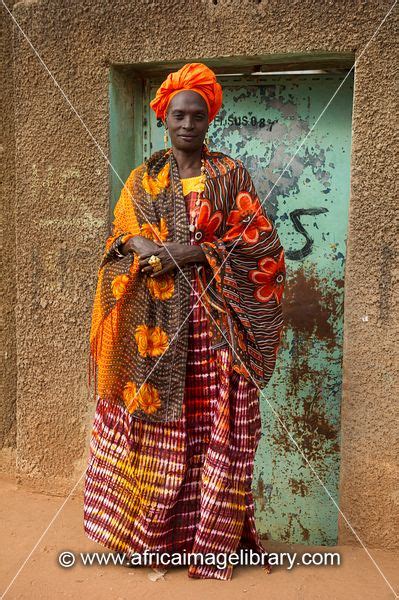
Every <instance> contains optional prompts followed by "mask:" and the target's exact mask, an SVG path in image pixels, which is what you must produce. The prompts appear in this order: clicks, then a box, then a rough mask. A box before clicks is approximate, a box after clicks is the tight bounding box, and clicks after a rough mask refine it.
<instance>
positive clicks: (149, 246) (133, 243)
mask: <svg viewBox="0 0 399 600" xmlns="http://www.w3.org/2000/svg"><path fill="white" fill-rule="evenodd" d="M155 251H156V252H155ZM121 252H122V254H125V255H126V254H128V253H129V252H130V253H131V252H135V253H136V254H138V256H139V258H141V255H142V254H148V253H149V252H154V253H155V254H157V253H158V252H159V245H158V244H156V243H155V242H153V241H152V240H149V239H148V238H146V237H144V236H143V235H135V236H133V237H131V238H129V239H128V240H127V241H126V242H125V243H124V244H123V245H122V247H121Z"/></svg>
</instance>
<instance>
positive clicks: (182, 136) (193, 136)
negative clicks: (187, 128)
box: [180, 135, 196, 140]
mask: <svg viewBox="0 0 399 600" xmlns="http://www.w3.org/2000/svg"><path fill="white" fill-rule="evenodd" d="M180 137H181V138H183V139H184V140H193V139H194V138H195V137H196V136H195V135H181V136H180Z"/></svg>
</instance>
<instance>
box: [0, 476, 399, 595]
mask: <svg viewBox="0 0 399 600" xmlns="http://www.w3.org/2000/svg"><path fill="white" fill-rule="evenodd" d="M0 488H1V494H0V519H1V523H2V535H1V541H2V544H1V550H0V563H1V572H0V588H1V592H2V596H1V597H2V598H7V599H8V600H17V599H20V598H24V599H25V598H29V599H30V600H35V599H40V600H47V599H48V600H50V599H51V600H55V599H58V598H77V599H81V598H84V600H91V599H96V600H111V599H112V600H130V599H132V600H133V599H134V598H140V600H150V599H152V598H154V599H155V598H156V599H157V600H159V598H160V596H163V597H170V596H169V594H171V595H172V594H173V600H181V599H184V600H185V599H186V598H187V597H190V600H191V599H194V600H195V599H196V598H198V599H201V600H212V599H214V598H215V599H217V600H224V599H229V600H231V599H234V600H235V599H236V598H245V600H252V599H254V598H265V599H267V600H274V599H277V598H279V599H281V598H284V600H291V599H292V600H319V599H320V600H333V599H334V600H341V599H345V600H349V599H350V600H357V599H359V600H360V599H361V600H368V599H370V600H385V599H387V600H388V599H391V598H395V597H398V596H395V593H394V592H393V591H392V590H391V589H390V588H389V585H388V584H387V583H386V581H385V580H384V576H385V578H386V579H387V580H388V581H389V582H390V584H391V586H392V587H393V588H394V589H396V590H397V591H396V593H398V590H399V568H398V565H399V552H392V551H385V550H375V549H369V552H370V553H371V555H372V557H373V558H374V560H375V561H376V563H377V564H378V567H379V569H380V570H381V571H382V573H383V575H381V573H380V572H379V571H378V569H377V567H376V566H375V565H374V564H373V562H372V561H371V560H370V558H369V557H368V556H367V554H366V552H365V550H364V549H363V548H361V547H351V546H335V547H329V548H325V547H320V546H319V547H316V546H299V545H290V544H275V543H270V542H267V541H264V542H263V545H264V546H265V550H267V551H269V552H270V551H289V552H294V551H295V552H298V553H301V552H312V551H316V550H319V551H325V550H328V551H331V552H332V551H337V552H339V553H340V555H341V565H340V566H334V567H323V566H321V567H314V566H297V567H293V568H292V569H291V570H288V569H287V568H286V566H279V567H277V566H275V567H274V569H273V571H272V573H271V574H269V575H268V574H267V573H266V572H264V571H263V570H262V569H261V568H260V567H258V566H251V567H239V566H237V567H235V568H234V572H233V577H232V579H231V580H229V581H218V580H214V579H206V580H204V579H202V580H199V579H192V578H189V577H188V576H187V568H188V567H186V566H184V567H175V568H172V569H170V570H168V571H167V572H166V573H165V574H164V575H163V576H161V577H160V578H158V579H157V580H155V581H153V580H152V579H154V571H153V570H152V569H151V568H150V567H135V568H126V567H123V566H115V565H107V566H99V565H95V566H94V565H93V566H83V565H82V564H78V561H77V564H76V565H75V566H73V567H71V568H62V567H61V566H60V565H59V563H58V555H59V554H60V553H61V552H63V551H66V550H70V551H71V552H73V553H75V554H78V553H80V552H93V551H97V552H109V550H107V549H106V548H103V547H102V546H99V545H98V544H95V543H94V542H91V541H90V540H89V539H88V538H87V537H86V535H85V533H84V531H83V527H82V496H81V495H80V494H79V495H76V496H74V497H72V498H70V499H69V500H68V501H67V502H66V503H65V506H64V507H63V508H62V510H61V511H60V510H59V509H60V507H61V506H62V504H63V502H64V498H60V497H54V496H46V495H43V494H37V493H33V492H30V491H27V490H26V489H23V488H21V487H20V486H19V485H17V484H16V483H15V482H13V481H10V480H6V479H4V478H3V479H1V480H0ZM58 511H59V512H58ZM57 512H58V515H57ZM56 515H57V516H56ZM54 517H55V518H54ZM51 521H52V524H51V526H50V527H49V528H48V530H47V532H46V534H45V536H44V537H43V539H42V540H41V542H40V543H39V544H38V545H37V547H36V548H35V550H34V552H33V553H32V554H31V556H30V558H29V560H28V561H27V562H26V563H25V565H24V566H23V568H22V569H21V566H22V565H23V564H24V561H25V560H26V558H27V557H28V556H29V554H30V553H31V552H32V549H33V548H34V547H35V545H36V543H37V541H38V540H39V538H40V537H41V535H42V534H43V532H44V531H45V530H46V528H47V527H48V525H49V524H50V523H51ZM19 569H21V570H20V572H19V574H18V575H17V577H16V578H15V579H14V581H13V583H12V585H11V586H10V583H11V581H12V580H13V578H14V577H15V575H16V574H17V572H18V570H19ZM151 577H152V579H151ZM9 586H10V587H9ZM7 588H8V589H7Z"/></svg>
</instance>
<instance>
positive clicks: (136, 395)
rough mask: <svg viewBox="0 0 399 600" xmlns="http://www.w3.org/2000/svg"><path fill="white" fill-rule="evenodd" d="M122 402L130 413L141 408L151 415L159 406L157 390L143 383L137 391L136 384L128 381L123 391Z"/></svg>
mask: <svg viewBox="0 0 399 600" xmlns="http://www.w3.org/2000/svg"><path fill="white" fill-rule="evenodd" d="M123 401H124V403H125V406H126V408H127V410H128V411H129V412H130V413H133V412H134V411H135V410H137V409H138V408H141V409H142V410H143V411H144V412H146V413H148V414H151V413H153V412H155V411H156V410H158V408H159V407H160V406H161V400H160V398H159V393H158V390H157V389H156V388H155V387H154V386H153V385H151V384H150V383H144V384H143V385H142V386H141V388H140V389H139V390H138V391H137V386H136V384H135V383H134V382H133V381H128V382H127V384H126V385H125V387H124V389H123Z"/></svg>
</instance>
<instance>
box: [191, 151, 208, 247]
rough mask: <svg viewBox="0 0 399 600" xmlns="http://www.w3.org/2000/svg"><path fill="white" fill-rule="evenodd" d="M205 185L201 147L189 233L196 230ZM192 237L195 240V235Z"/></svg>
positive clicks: (203, 157)
mask: <svg viewBox="0 0 399 600" xmlns="http://www.w3.org/2000/svg"><path fill="white" fill-rule="evenodd" d="M205 183H206V169H205V156H204V147H202V152H201V175H200V178H199V182H198V187H197V189H196V190H195V191H196V192H197V198H196V200H195V207H193V210H192V211H191V216H192V217H193V222H192V223H191V224H190V225H189V229H190V231H195V229H196V220H197V218H198V213H199V207H200V206H201V203H202V198H203V194H204V189H205ZM197 233H198V234H200V232H197ZM194 237H195V238H196V239H197V236H196V235H195V236H194ZM198 239H199V238H198Z"/></svg>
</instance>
